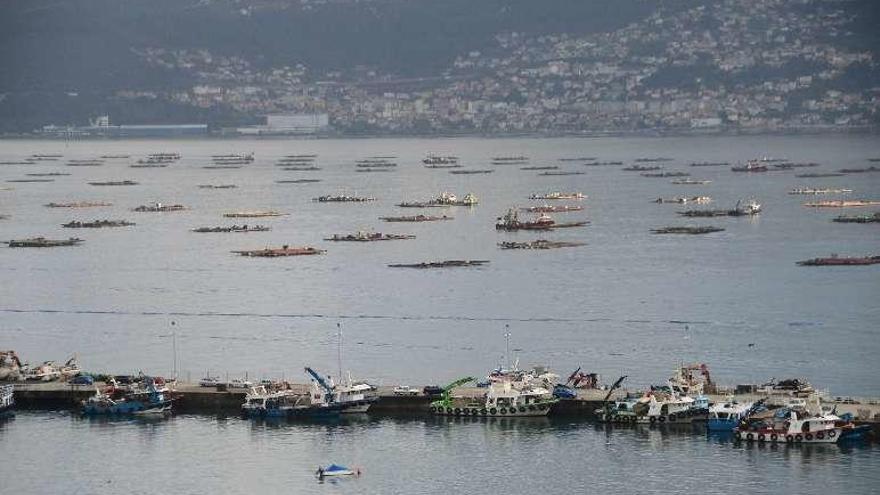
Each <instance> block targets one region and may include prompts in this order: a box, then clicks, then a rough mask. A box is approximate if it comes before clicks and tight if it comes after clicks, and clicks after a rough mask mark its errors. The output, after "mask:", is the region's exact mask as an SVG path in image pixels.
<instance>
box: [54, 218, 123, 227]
mask: <svg viewBox="0 0 880 495" xmlns="http://www.w3.org/2000/svg"><path fill="white" fill-rule="evenodd" d="M132 225H135V223H134V222H129V221H128V220H94V221H91V222H80V221H79V220H74V221H72V222H68V223H65V224H61V226H62V227H65V228H68V229H101V228H104V227H130V226H132Z"/></svg>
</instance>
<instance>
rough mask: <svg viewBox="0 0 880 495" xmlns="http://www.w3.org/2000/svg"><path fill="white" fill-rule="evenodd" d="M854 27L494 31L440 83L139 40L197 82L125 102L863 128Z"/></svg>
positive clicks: (507, 127)
mask: <svg viewBox="0 0 880 495" xmlns="http://www.w3.org/2000/svg"><path fill="white" fill-rule="evenodd" d="M856 21H857V19H855V18H854V16H853V15H852V14H847V13H846V11H845V10H843V9H842V8H841V6H840V2H827V1H815V0H812V1H801V0H798V1H792V0H770V1H767V0H725V1H722V2H717V3H714V4H712V5H710V6H698V7H695V8H691V9H685V10H680V9H679V10H676V9H667V8H660V9H658V11H657V12H655V13H654V14H653V15H650V16H649V17H647V18H646V19H643V20H641V21H640V22H636V23H632V24H629V25H627V26H625V27H623V28H621V29H617V30H614V31H611V32H606V33H600V34H590V35H584V36H577V35H572V34H559V35H544V36H528V35H525V34H523V33H517V32H509V33H499V34H497V35H496V36H495V38H494V39H495V43H496V44H495V46H491V47H487V48H486V49H485V50H482V51H478V50H475V51H471V52H469V53H464V54H461V55H460V56H458V57H457V58H456V59H455V60H454V62H453V63H452V65H451V66H449V67H448V68H447V69H446V70H445V71H443V73H442V74H437V75H435V76H431V77H402V76H398V75H395V74H387V73H381V72H380V71H378V70H377V69H372V68H369V67H354V68H350V69H347V70H334V71H325V72H322V73H316V72H315V71H313V70H310V68H309V67H306V66H304V65H302V64H300V65H296V66H294V67H288V66H284V67H272V68H258V67H257V66H256V65H255V64H254V63H252V62H251V61H248V60H245V59H243V58H241V57H238V56H223V55H218V54H214V53H211V52H209V51H207V50H168V49H160V48H143V49H139V50H137V51H136V53H137V55H138V56H139V57H141V58H142V59H143V60H144V61H145V62H147V63H148V64H150V65H151V66H154V67H161V68H165V69H168V70H179V71H184V72H187V73H189V74H192V75H194V76H196V78H197V80H198V81H199V83H198V84H195V85H193V86H192V87H189V88H186V89H180V90H169V91H168V92H167V93H164V94H163V93H157V92H155V91H137V90H130V91H129V90H123V91H119V92H118V93H117V94H116V97H118V98H121V99H137V98H153V99H157V98H158V99H168V100H169V101H172V102H175V103H178V104H183V105H189V106H194V107H201V108H216V107H222V108H228V109H229V110H230V111H231V112H234V113H236V114H238V115H244V116H258V115H266V114H279V113H281V114H312V115H321V116H323V115H325V114H326V115H327V116H328V120H329V124H330V127H331V128H332V129H334V130H336V131H339V132H348V133H358V132H365V133H444V132H445V133H458V132H460V133H469V132H473V133H486V134H493V133H542V132H544V133H601V132H614V131H640V130H660V131H663V130H672V131H675V130H696V131H701V132H712V131H722V130H741V131H749V130H754V131H766V130H798V129H811V128H812V129H827V128H835V127H839V128H866V127H872V126H876V125H877V123H878V121H880V84H877V81H876V79H877V74H878V67H877V63H878V61H877V57H876V53H875V52H874V51H873V50H871V49H866V48H862V49H859V47H858V45H859V43H858V40H857V39H853V38H854V37H856V35H855V34H854V33H853V31H852V24H853V23H854V22H856ZM871 81H873V84H872V83H871Z"/></svg>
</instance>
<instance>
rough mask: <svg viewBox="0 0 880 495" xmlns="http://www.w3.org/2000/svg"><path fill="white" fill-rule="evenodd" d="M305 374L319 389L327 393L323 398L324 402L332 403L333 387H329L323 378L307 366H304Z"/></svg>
mask: <svg viewBox="0 0 880 495" xmlns="http://www.w3.org/2000/svg"><path fill="white" fill-rule="evenodd" d="M306 373H308V374H309V375H311V376H312V378H313V379H314V380H315V381H316V382H317V383H318V385H320V386H321V388H323V389H324V390H325V391H326V392H327V394H326V395H325V396H324V400H325V401H326V402H327V403H330V402H333V387H331V386H330V384H328V383H327V381H326V380H324V378H323V377H322V376H321V375H319V374H318V372H317V371H315V370H313V369H311V368H309V367H308V366H306Z"/></svg>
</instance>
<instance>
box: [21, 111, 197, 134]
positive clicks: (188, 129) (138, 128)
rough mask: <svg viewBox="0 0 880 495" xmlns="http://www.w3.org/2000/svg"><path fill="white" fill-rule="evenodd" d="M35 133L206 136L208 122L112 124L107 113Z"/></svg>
mask: <svg viewBox="0 0 880 495" xmlns="http://www.w3.org/2000/svg"><path fill="white" fill-rule="evenodd" d="M37 133H38V134H42V135H44V136H48V137H109V138H118V137H165V138H168V137H193V136H206V135H207V134H208V124H140V125H113V124H112V123H111V122H110V116H109V115H101V116H99V117H97V118H95V119H94V120H92V121H91V122H90V123H89V125H87V126H63V127H61V126H56V125H47V126H43V128H42V129H40V130H39V131H37Z"/></svg>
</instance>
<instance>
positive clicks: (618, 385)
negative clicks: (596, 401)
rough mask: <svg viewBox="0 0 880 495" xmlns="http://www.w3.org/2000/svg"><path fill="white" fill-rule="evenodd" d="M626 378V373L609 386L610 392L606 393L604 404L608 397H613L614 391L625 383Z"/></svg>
mask: <svg viewBox="0 0 880 495" xmlns="http://www.w3.org/2000/svg"><path fill="white" fill-rule="evenodd" d="M624 380H626V375H623V376H622V377H620V378H618V379H617V381H616V382H614V384H613V385H611V387H609V388H608V393H607V394H605V398H604V399H602V404H603V406H604V405H605V404H607V403H608V399H609V398H610V397H611V394H612V393H614V391H615V390H616V389H617V388H619V387H620V384H621V383H623V381H624Z"/></svg>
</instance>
